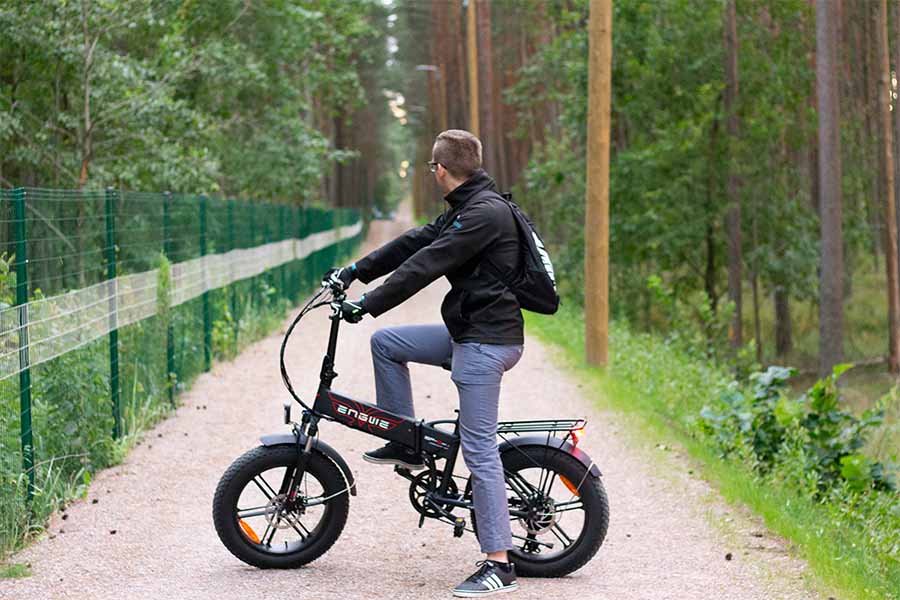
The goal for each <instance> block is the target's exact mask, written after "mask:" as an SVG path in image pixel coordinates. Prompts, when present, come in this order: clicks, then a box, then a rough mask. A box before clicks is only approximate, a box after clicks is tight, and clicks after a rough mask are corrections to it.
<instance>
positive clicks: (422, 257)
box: [364, 202, 509, 317]
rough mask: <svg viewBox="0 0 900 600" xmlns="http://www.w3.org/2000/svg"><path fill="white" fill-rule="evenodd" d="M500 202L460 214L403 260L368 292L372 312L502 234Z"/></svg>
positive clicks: (386, 307) (399, 299)
mask: <svg viewBox="0 0 900 600" xmlns="http://www.w3.org/2000/svg"><path fill="white" fill-rule="evenodd" d="M498 209H500V210H506V212H508V211H509V209H507V208H506V207H504V206H501V205H500V203H496V202H479V203H477V204H476V205H475V206H472V207H471V208H469V209H468V210H466V211H465V213H464V214H462V215H460V216H458V217H457V218H456V219H455V220H454V221H453V223H451V224H450V225H449V226H448V227H447V228H446V229H445V230H444V232H443V233H442V234H441V235H440V236H438V237H437V239H435V240H434V241H433V242H432V243H431V244H429V245H427V246H425V247H423V248H421V249H420V250H418V251H417V252H416V253H415V254H413V255H412V256H411V257H410V258H409V259H407V260H406V261H405V262H404V263H403V264H401V265H400V266H399V267H398V268H397V269H396V270H395V271H394V273H393V274H392V275H391V276H390V277H388V278H387V280H386V281H385V282H384V283H383V284H381V285H380V286H379V287H377V288H375V289H374V290H373V291H371V292H368V293H366V296H365V301H364V306H365V310H366V312H368V313H370V314H371V315H372V316H374V317H377V316H378V315H380V314H382V313H384V312H387V311H388V310H390V309H392V308H393V307H395V306H397V305H398V304H400V303H401V302H403V301H405V300H406V299H407V298H409V297H410V296H412V295H413V294H415V293H416V292H418V291H419V290H421V289H422V288H424V287H425V286H427V285H428V284H429V283H431V282H432V281H434V280H435V279H437V278H438V277H441V276H443V275H446V274H447V273H450V272H452V271H453V270H454V269H456V268H458V267H460V266H462V265H464V264H465V263H466V262H467V261H469V260H470V259H472V257H474V256H476V255H477V254H478V253H479V252H481V251H482V250H484V249H485V248H487V247H488V246H489V245H490V244H491V243H492V242H493V241H494V240H495V239H497V236H498V235H499V231H500V227H499V226H498V225H499V219H500V218H501V216H500V214H499V210H498Z"/></svg>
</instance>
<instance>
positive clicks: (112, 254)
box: [105, 188, 122, 440]
mask: <svg viewBox="0 0 900 600" xmlns="http://www.w3.org/2000/svg"><path fill="white" fill-rule="evenodd" d="M115 200H116V190H114V189H113V188H106V211H105V213H106V280H107V293H108V294H109V395H110V400H111V401H112V410H113V439H116V440H117V439H119V438H120V437H122V411H121V406H120V405H119V319H118V316H119V315H118V308H119V307H118V284H117V282H116V213H115V210H116V209H115Z"/></svg>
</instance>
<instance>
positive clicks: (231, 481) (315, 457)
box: [213, 446, 350, 569]
mask: <svg viewBox="0 0 900 600" xmlns="http://www.w3.org/2000/svg"><path fill="white" fill-rule="evenodd" d="M296 463H297V448H296V447H295V446H259V447H257V448H254V449H253V450H250V451H249V452H247V453H246V454H244V455H243V456H241V457H240V458H238V459H237V460H236V461H235V462H234V463H233V464H232V465H231V466H230V467H229V468H228V470H227V471H226V472H225V474H224V475H223V476H222V479H221V481H219V485H218V487H217V488H216V494H215V497H214V499H213V522H214V523H215V526H216V532H217V533H218V534H219V538H220V539H221V540H222V543H223V544H225V547H226V548H228V550H230V551H231V553H232V554H234V555H235V556H236V557H238V558H239V559H241V560H242V561H244V562H245V563H247V564H249V565H253V566H255V567H259V568H261V569H273V568H274V569H289V568H295V567H299V566H301V565H305V564H306V563H309V562H312V561H313V560H315V559H316V558H318V557H319V556H321V555H322V554H324V553H325V552H326V551H327V550H328V549H329V548H330V547H331V545H332V544H334V542H335V541H336V540H337V538H338V536H340V534H341V531H342V530H343V529H344V524H345V523H346V522H347V514H348V512H349V509H350V500H349V497H348V494H349V492H347V491H346V487H347V484H346V481H345V480H344V476H343V475H342V474H341V472H340V469H338V467H337V466H336V465H335V464H334V463H333V462H332V461H331V460H330V459H328V458H327V457H325V456H322V455H321V454H318V453H313V454H311V455H310V456H309V462H308V463H307V467H306V472H305V473H304V475H303V479H302V480H301V481H300V483H299V485H298V486H297V492H296V495H295V496H294V497H293V498H289V497H288V494H287V491H288V487H289V485H290V482H291V479H292V478H293V476H294V470H295V467H296ZM342 491H343V492H342Z"/></svg>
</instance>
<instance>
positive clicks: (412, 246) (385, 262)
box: [355, 214, 444, 283]
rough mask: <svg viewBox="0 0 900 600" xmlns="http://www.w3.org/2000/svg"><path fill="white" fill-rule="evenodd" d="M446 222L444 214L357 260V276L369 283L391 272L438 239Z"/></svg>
mask: <svg viewBox="0 0 900 600" xmlns="http://www.w3.org/2000/svg"><path fill="white" fill-rule="evenodd" d="M443 224H444V215H443V214H442V215H440V216H439V217H438V218H437V219H435V220H434V221H432V222H431V223H429V224H427V225H423V226H422V227H416V228H414V229H410V230H409V231H407V232H406V233H403V234H402V235H400V236H399V237H397V238H396V239H394V240H392V241H390V242H388V243H387V244H385V245H384V246H382V247H381V248H378V249H377V250H374V251H372V252H371V253H369V254H368V255H367V256H366V257H365V258H361V259H360V260H358V261H356V263H355V265H356V268H355V270H356V273H355V275H356V277H357V278H358V279H359V280H360V281H362V282H363V283H369V282H370V281H372V280H374V279H378V278H379V277H381V276H382V275H386V274H387V273H390V272H391V271H393V270H394V269H396V268H397V267H399V266H400V265H401V264H403V262H404V261H405V260H406V259H408V258H409V257H410V256H412V255H413V254H415V253H416V252H417V251H419V250H420V249H421V248H424V247H425V246H427V245H428V244H430V243H432V242H433V241H434V240H436V239H437V237H438V234H439V233H440V231H441V227H442V226H443Z"/></svg>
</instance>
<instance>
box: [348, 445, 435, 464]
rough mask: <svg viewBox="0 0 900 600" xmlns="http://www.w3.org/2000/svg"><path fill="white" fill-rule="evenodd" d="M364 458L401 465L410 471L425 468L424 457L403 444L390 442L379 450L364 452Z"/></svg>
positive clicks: (373, 461)
mask: <svg viewBox="0 0 900 600" xmlns="http://www.w3.org/2000/svg"><path fill="white" fill-rule="evenodd" d="M363 460H366V461H368V462H370V463H376V464H379V465H399V466H401V467H404V468H406V469H409V470H410V471H418V470H419V469H423V468H425V463H424V462H423V461H422V457H421V456H419V455H418V454H416V453H415V452H413V451H412V450H410V449H409V448H407V447H406V446H404V445H402V444H395V443H394V442H388V443H387V445H386V446H384V447H382V448H379V449H377V450H370V451H368V452H365V453H363Z"/></svg>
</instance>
